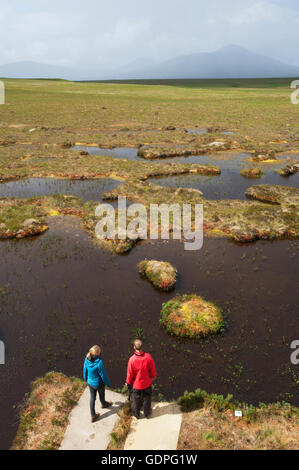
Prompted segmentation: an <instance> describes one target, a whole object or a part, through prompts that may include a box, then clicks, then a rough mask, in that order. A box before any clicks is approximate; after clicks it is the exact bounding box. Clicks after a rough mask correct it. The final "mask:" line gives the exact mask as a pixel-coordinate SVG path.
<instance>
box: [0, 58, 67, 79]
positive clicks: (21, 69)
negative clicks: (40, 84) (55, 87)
mask: <svg viewBox="0 0 299 470" xmlns="http://www.w3.org/2000/svg"><path fill="white" fill-rule="evenodd" d="M74 73H75V71H74V70H72V69H68V68H67V67H58V66H55V65H48V64H41V63H39V62H29V61H28V62H25V61H24V62H14V63H12V64H5V65H0V77H2V78H4V77H6V78H65V79H72V77H73V76H74Z"/></svg>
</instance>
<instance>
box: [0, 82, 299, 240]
mask: <svg viewBox="0 0 299 470" xmlns="http://www.w3.org/2000/svg"><path fill="white" fill-rule="evenodd" d="M4 82H5V87H6V105H4V106H1V109H0V181H9V180H16V179H20V178H28V177H56V178H68V179H96V178H101V177H112V178H116V179H119V180H122V181H124V182H125V185H122V186H120V187H119V188H118V189H117V190H116V191H114V194H113V195H112V197H114V196H116V195H117V194H122V195H126V196H127V197H129V198H131V199H132V200H138V201H139V202H144V203H145V204H149V203H151V202H167V201H168V200H169V197H170V198H171V201H172V203H175V202H178V203H181V202H190V201H193V202H197V200H198V202H203V203H204V205H205V218H206V219H205V227H204V228H205V230H206V232H207V233H208V232H209V231H212V232H213V233H214V235H218V236H231V237H232V238H234V239H236V240H238V241H250V240H254V239H257V238H281V237H284V236H292V237H296V236H297V235H298V223H297V222H296V219H297V203H296V204H290V203H288V202H286V203H285V204H283V206H284V207H283V209H282V207H281V205H280V206H277V207H274V206H273V205H272V206H270V205H269V204H265V201H264V202H262V201H260V200H259V201H258V202H257V201H255V202H252V201H242V202H241V201H232V202H229V203H228V202H227V201H225V202H222V203H221V202H220V203H219V201H205V200H204V199H203V198H202V197H199V195H198V194H197V195H196V197H195V195H194V192H193V191H192V190H191V191H190V190H183V191H177V190H175V189H173V188H160V187H158V186H156V185H154V184H152V183H150V182H148V181H146V180H147V179H148V178H150V177H152V176H167V175H177V174H180V173H189V172H190V173H198V174H210V175H213V174H218V173H219V172H220V170H219V168H217V166H213V165H200V164H194V163H193V164H188V163H182V164H180V163H172V164H168V165H163V164H153V163H151V162H150V161H149V160H147V159H146V158H145V159H144V161H138V162H135V161H130V160H125V159H115V158H111V157H109V156H102V157H98V156H95V155H82V154H81V152H80V151H73V150H71V147H72V146H73V145H74V144H76V143H77V144H83V145H84V144H85V145H99V146H101V147H137V148H138V147H139V148H141V147H144V148H145V152H144V156H145V157H146V156H147V154H148V155H149V156H150V158H151V156H152V155H154V156H159V155H160V156H167V155H175V154H177V155H181V154H184V153H186V152H187V153H190V154H201V153H207V154H210V153H212V152H214V153H215V152H216V151H218V150H225V151H227V152H232V151H243V152H251V153H255V154H262V155H266V156H267V155H271V158H273V154H274V155H275V154H276V153H288V154H289V153H290V152H291V153H292V152H298V151H299V144H298V143H299V139H298V108H297V107H296V106H295V105H292V104H291V101H290V92H291V90H290V88H289V85H290V81H288V80H269V79H268V80H265V81H263V80H256V81H255V80H244V81H243V80H237V81H234V80H231V81H229V80H223V81H221V80H220V81H217V80H216V81H211V82H210V86H209V82H208V81H206V80H205V81H194V80H193V81H182V80H181V81H165V82H163V84H162V83H156V82H155V81H154V82H147V83H146V84H145V83H142V82H140V83H138V84H137V83H73V82H68V81H63V80H4ZM201 128H206V129H207V130H208V131H207V132H206V133H204V134H200V133H198V134H194V133H192V134H190V133H188V132H187V130H188V129H201ZM226 132H231V133H230V134H225V133H226ZM215 142H216V143H217V145H214V143H215ZM141 153H142V152H141ZM233 155H234V154H232V158H234V156H233ZM294 155H295V153H294ZM293 158H295V159H296V158H297V157H295V156H294V157H293ZM110 196H111V194H110ZM195 199H196V201H195ZM74 201H75V200H74ZM296 201H297V199H296ZM35 202H36V203H37V204H38V205H42V206H44V205H45V202H44V201H42V202H39V201H38V200H36V201H35ZM22 204H23V209H24V204H25V202H24V201H23V202H22ZM31 204H32V202H31V201H30V202H29V205H31ZM8 205H9V206H10V207H9V209H8ZM70 205H71V202H70V201H68V206H70ZM77 205H78V204H77V203H75V202H74V207H73V211H76V210H77V209H78V207H76V206H77ZM13 206H15V207H13ZM18 206H19V201H16V200H13V199H11V200H6V201H3V200H2V202H1V214H0V223H1V224H2V232H1V233H2V235H1V238H8V237H9V236H10V235H11V233H10V232H7V230H8V229H9V228H10V227H13V228H14V230H15V232H14V233H18V232H19V234H20V233H21V232H20V230H21V229H22V223H23V222H24V220H22V216H21V215H20V220H19V223H20V226H19V227H17V226H16V225H17V220H18V217H17V212H18ZM64 206H65V203H64ZM54 209H55V210H57V207H56V206H55V207H54ZM92 209H93V208H92ZM26 210H27V212H30V210H29V209H28V208H26ZM68 210H69V211H70V210H71V207H69V208H68ZM34 212H35V213H36V210H34ZM88 212H90V211H88ZM83 213H85V215H86V211H80V214H79V215H82V214H83ZM11 214H12V216H13V222H12V221H11V220H10V215H11ZM90 214H91V212H90ZM41 215H42V216H44V215H46V212H45V211H44V212H43V211H41ZM236 218H237V220H236ZM85 226H89V227H90V228H93V227H91V226H92V224H90V223H85ZM14 233H13V234H14Z"/></svg>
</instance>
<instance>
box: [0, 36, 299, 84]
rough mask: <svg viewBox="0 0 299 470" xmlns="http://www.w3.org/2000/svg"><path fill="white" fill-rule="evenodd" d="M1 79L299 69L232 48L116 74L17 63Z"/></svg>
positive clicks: (266, 73)
mask: <svg viewBox="0 0 299 470" xmlns="http://www.w3.org/2000/svg"><path fill="white" fill-rule="evenodd" d="M0 77H2V78H4V77H6V78H51V79H53V78H64V79H67V80H104V79H105V80H107V79H108V80H109V79H118V80H119V79H155V78H156V79H176V78H186V79H188V78H189V79H190V78H199V79H200V78H206V79H208V78H271V77H299V67H294V66H291V65H287V64H284V63H283V62H280V61H278V60H276V59H272V58H270V57H266V56H262V55H260V54H256V53H254V52H250V51H248V50H247V49H244V48H242V47H239V46H234V45H232V46H227V47H224V48H222V49H219V50H217V51H215V52H206V53H199V54H189V55H183V56H179V57H175V58H173V59H170V60H167V61H164V62H161V63H159V64H157V63H155V62H151V61H149V60H146V59H137V60H135V61H133V62H131V63H130V64H128V65H123V66H121V67H119V68H117V69H115V70H113V71H111V70H110V71H108V70H104V69H101V67H100V66H98V67H94V68H93V69H90V70H88V69H81V68H79V67H78V68H77V67H73V68H71V67H70V68H67V67H59V66H54V65H49V64H42V63H38V62H15V63H12V64H6V65H0Z"/></svg>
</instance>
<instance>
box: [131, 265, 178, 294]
mask: <svg viewBox="0 0 299 470" xmlns="http://www.w3.org/2000/svg"><path fill="white" fill-rule="evenodd" d="M138 271H139V273H140V274H141V276H144V277H146V278H147V279H148V280H149V281H150V282H151V283H152V284H153V286H154V287H156V288H157V289H160V290H164V291H169V290H171V289H172V288H173V287H174V285H175V282H176V275H177V270H176V268H174V267H173V266H172V265H171V264H170V263H168V262H166V261H157V260H153V259H152V260H143V261H141V262H140V263H139V264H138Z"/></svg>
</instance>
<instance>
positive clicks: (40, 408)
mask: <svg viewBox="0 0 299 470" xmlns="http://www.w3.org/2000/svg"><path fill="white" fill-rule="evenodd" d="M84 388H85V384H84V382H82V380H80V379H78V378H76V377H67V376H65V375H64V374H62V373H58V372H49V373H48V374H46V375H45V376H44V377H41V378H38V379H36V380H35V381H34V382H32V384H31V393H30V394H29V395H28V396H27V397H26V399H25V402H24V403H23V405H22V407H21V411H20V424H19V428H18V432H17V435H16V437H15V439H14V442H13V445H12V449H13V450H56V449H58V448H59V446H60V444H61V441H62V439H63V436H64V433H65V430H66V427H67V424H68V418H69V414H70V412H71V410H72V408H73V407H74V406H75V405H76V403H77V402H78V400H79V398H80V397H81V395H82V393H83V391H84Z"/></svg>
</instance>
